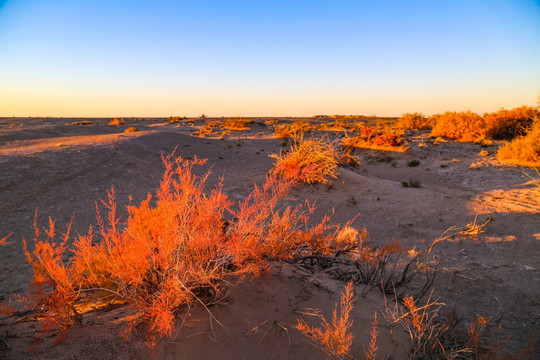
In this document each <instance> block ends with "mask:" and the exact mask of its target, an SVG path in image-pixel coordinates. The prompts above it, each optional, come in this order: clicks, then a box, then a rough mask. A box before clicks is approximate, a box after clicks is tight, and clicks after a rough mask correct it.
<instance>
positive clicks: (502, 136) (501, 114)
mask: <svg viewBox="0 0 540 360" xmlns="http://www.w3.org/2000/svg"><path fill="white" fill-rule="evenodd" d="M539 116H540V111H538V110H536V109H533V108H532V107H530V106H522V107H519V108H514V109H512V110H505V109H500V110H499V111H496V112H493V113H489V114H484V120H485V122H486V126H487V129H488V130H487V136H488V137H490V138H493V139H496V140H512V139H513V138H515V137H516V136H521V135H525V133H526V132H527V130H528V129H529V128H530V127H531V125H532V123H533V119H534V118H535V117H539Z"/></svg>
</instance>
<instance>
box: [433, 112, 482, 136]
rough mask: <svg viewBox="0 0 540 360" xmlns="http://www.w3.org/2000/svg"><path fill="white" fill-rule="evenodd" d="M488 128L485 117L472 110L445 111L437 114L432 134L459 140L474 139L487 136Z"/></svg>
mask: <svg viewBox="0 0 540 360" xmlns="http://www.w3.org/2000/svg"><path fill="white" fill-rule="evenodd" d="M486 133H487V128H486V125H485V121H484V119H483V118H482V117H481V116H480V115H478V114H476V113H473V112H471V111H467V112H449V111H447V112H445V113H444V114H442V115H439V116H437V120H436V123H435V125H434V126H433V129H432V130H431V136H433V137H438V136H442V137H445V138H449V139H454V140H457V141H465V142H466V141H474V140H476V139H478V138H484V137H486Z"/></svg>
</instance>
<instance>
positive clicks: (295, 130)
mask: <svg viewBox="0 0 540 360" xmlns="http://www.w3.org/2000/svg"><path fill="white" fill-rule="evenodd" d="M310 130H311V124H310V123H309V122H307V121H295V122H293V123H290V124H289V123H285V124H277V125H274V135H275V136H277V137H278V138H280V139H286V138H294V137H296V136H297V134H302V133H307V132H309V131H310Z"/></svg>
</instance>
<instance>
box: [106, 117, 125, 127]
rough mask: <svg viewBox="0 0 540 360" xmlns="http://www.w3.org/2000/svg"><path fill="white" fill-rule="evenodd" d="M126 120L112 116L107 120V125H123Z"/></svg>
mask: <svg viewBox="0 0 540 360" xmlns="http://www.w3.org/2000/svg"><path fill="white" fill-rule="evenodd" d="M125 123H126V122H125V121H124V119H117V118H114V119H112V120H111V121H109V124H108V125H109V126H118V125H124V124H125Z"/></svg>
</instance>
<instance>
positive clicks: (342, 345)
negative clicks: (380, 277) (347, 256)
mask: <svg viewBox="0 0 540 360" xmlns="http://www.w3.org/2000/svg"><path fill="white" fill-rule="evenodd" d="M353 295H354V294H353V284H352V282H349V283H348V284H347V286H346V287H345V291H344V292H342V294H341V302H340V309H339V314H338V306H337V304H336V307H335V309H334V312H333V313H332V319H331V320H330V321H328V320H326V319H325V318H324V317H322V316H321V325H320V327H313V326H310V325H308V324H307V323H306V322H305V321H304V320H302V319H298V323H297V324H296V326H295V327H296V328H297V329H298V330H300V331H301V332H302V333H303V334H304V335H305V336H307V337H308V338H310V339H311V340H312V341H313V342H314V343H315V344H316V345H317V346H318V347H320V349H321V350H323V351H324V352H325V353H327V354H328V355H329V356H330V357H331V358H333V359H343V358H345V357H350V354H349V352H350V349H351V345H352V339H353V334H352V332H351V326H352V324H353V321H352V320H351V318H350V312H351V310H352V308H353V303H354V301H355V300H356V299H355V298H354V296H353ZM374 337H375V339H376V333H375V335H374ZM375 341H376V340H375Z"/></svg>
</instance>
